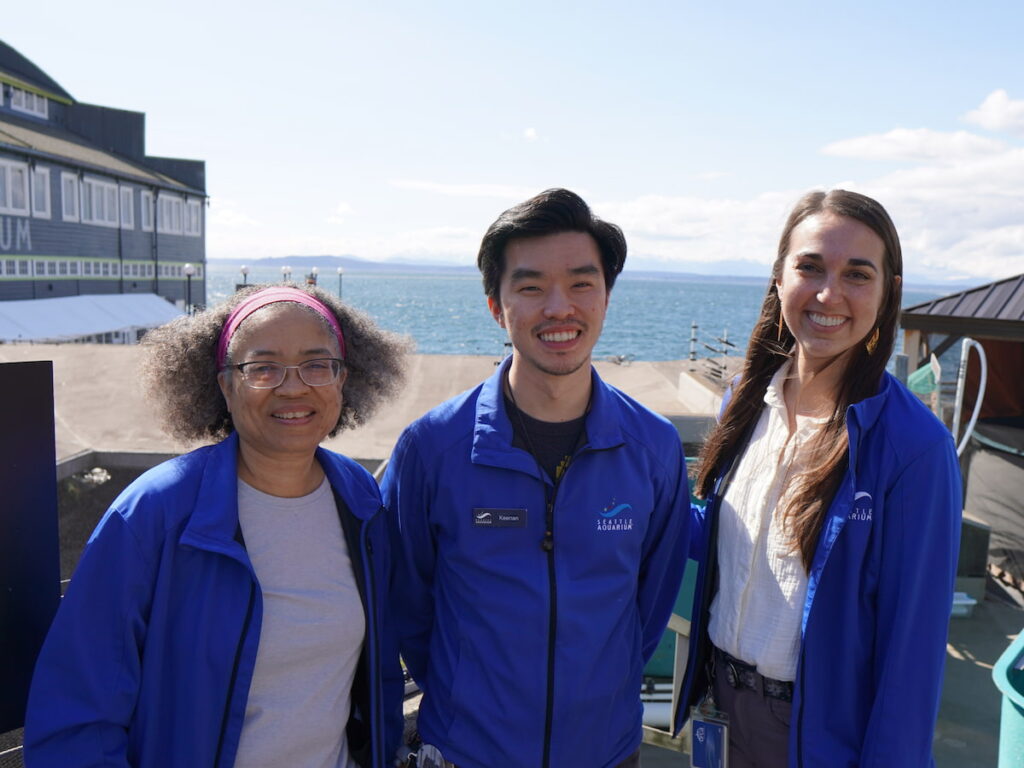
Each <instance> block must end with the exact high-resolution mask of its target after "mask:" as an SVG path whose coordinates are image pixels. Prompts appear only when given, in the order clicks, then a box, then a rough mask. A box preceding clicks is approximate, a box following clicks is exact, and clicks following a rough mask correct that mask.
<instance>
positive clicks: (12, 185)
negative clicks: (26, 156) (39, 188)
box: [0, 159, 31, 216]
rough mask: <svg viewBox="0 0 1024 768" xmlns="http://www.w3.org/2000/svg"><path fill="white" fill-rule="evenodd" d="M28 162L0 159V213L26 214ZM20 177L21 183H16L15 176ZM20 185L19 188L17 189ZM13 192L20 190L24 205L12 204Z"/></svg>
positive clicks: (27, 208)
mask: <svg viewBox="0 0 1024 768" xmlns="http://www.w3.org/2000/svg"><path fill="white" fill-rule="evenodd" d="M28 175H29V170H28V163H19V162H16V161H14V160H5V159H0V213H7V214H12V215H14V216H28V213H29V206H30V205H31V200H30V198H29V188H28ZM16 176H20V177H21V184H20V185H16V182H15V177H16ZM17 186H20V187H21V189H20V190H19V189H17ZM15 192H20V194H21V198H22V201H23V202H24V205H23V206H21V207H19V206H16V205H15V204H14V198H15Z"/></svg>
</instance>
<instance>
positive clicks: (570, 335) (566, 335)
mask: <svg viewBox="0 0 1024 768" xmlns="http://www.w3.org/2000/svg"><path fill="white" fill-rule="evenodd" d="M579 333H580V332H579V331H560V332H558V333H542V334H541V335H540V338H541V341H572V340H573V339H575V338H576V337H577V336H578V335H579Z"/></svg>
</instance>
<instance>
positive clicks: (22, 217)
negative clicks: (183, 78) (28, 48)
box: [0, 41, 207, 336]
mask: <svg viewBox="0 0 1024 768" xmlns="http://www.w3.org/2000/svg"><path fill="white" fill-rule="evenodd" d="M0 91H2V96H0V301H25V300H50V299H60V298H63V297H69V296H79V295H84V294H98V295H111V294H133V293H143V294H155V295H157V296H160V297H163V298H164V299H166V300H167V301H169V302H171V303H172V304H175V305H177V307H178V308H179V309H186V306H185V305H186V302H187V301H188V300H189V299H191V304H193V305H202V304H204V303H205V296H206V279H205V278H206V269H205V267H206V264H205V261H206V235H205V220H204V210H205V205H204V203H205V202H206V199H207V198H206V180H205V176H206V167H205V163H204V162H202V161H199V160H181V159H176V158H166V157H153V156H150V155H147V154H146V151H145V120H146V116H145V115H144V114H143V113H141V112H132V111H128V110H122V109H113V108H110V107H101V106H96V105H93V104H83V103H81V102H78V101H76V100H75V99H74V98H73V97H72V96H71V95H70V94H69V93H68V92H67V91H65V90H64V89H63V88H61V86H60V85H59V84H57V83H56V82H55V81H54V80H53V79H52V78H50V77H49V76H48V75H47V74H46V73H45V72H43V71H42V70H41V69H39V67H37V66H36V65H35V64H33V63H32V62H31V61H29V60H28V59H27V58H25V57H24V56H22V55H21V54H20V53H18V52H17V51H16V50H14V49H13V48H11V47H10V46H9V45H6V44H5V43H3V42H2V41H0ZM57 306H59V303H58V304H57V305H55V309H56V307H57ZM58 311H59V310H58ZM82 330H83V334H82V335H83V336H86V335H88V334H87V332H88V330H89V329H82Z"/></svg>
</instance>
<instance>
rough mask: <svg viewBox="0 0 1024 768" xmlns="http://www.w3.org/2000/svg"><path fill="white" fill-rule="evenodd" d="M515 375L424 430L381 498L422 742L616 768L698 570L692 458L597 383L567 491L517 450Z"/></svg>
mask: <svg viewBox="0 0 1024 768" xmlns="http://www.w3.org/2000/svg"><path fill="white" fill-rule="evenodd" d="M508 364H509V361H508V360H506V362H505V366H507V365H508ZM503 375H504V366H503V367H502V368H501V369H499V370H498V371H497V372H496V373H495V374H494V376H492V377H491V378H490V379H488V380H487V381H485V382H484V383H483V384H481V385H480V386H478V387H476V388H475V389H473V390H471V391H469V392H466V393H464V394H462V395H460V396H458V397H456V398H454V399H453V400H450V401H448V402H446V403H444V404H442V405H440V406H438V407H437V408H435V409H434V410H432V411H431V412H429V413H428V414H426V415H425V416H423V417H422V418H420V419H419V420H418V421H416V422H414V423H413V424H412V425H410V426H409V427H408V428H407V429H406V430H405V432H404V433H403V434H402V436H401V438H400V439H399V441H398V444H397V446H396V447H395V451H394V455H393V457H392V459H391V462H390V465H389V467H388V471H387V473H386V474H385V477H384V481H383V484H382V487H383V489H384V499H385V504H386V506H387V507H388V509H389V512H390V514H391V515H392V518H391V519H392V524H393V525H392V527H393V534H394V535H395V537H396V540H395V543H394V545H393V551H394V558H393V559H394V562H395V566H396V573H395V579H396V581H395V582H394V584H393V586H392V595H393V599H394V600H395V603H396V613H398V615H399V617H400V618H399V621H400V622H401V625H400V635H401V642H402V654H403V657H404V658H405V661H406V664H407V665H408V667H409V670H410V672H411V673H412V675H413V677H414V678H415V679H416V681H417V683H418V684H419V685H420V687H421V688H422V689H423V692H424V695H423V700H422V704H421V706H420V711H419V721H418V727H419V732H420V735H421V736H422V737H423V740H424V741H425V742H427V743H430V744H434V745H435V746H437V747H438V748H439V749H440V750H441V751H442V753H443V754H444V756H445V757H446V758H447V759H448V760H450V761H452V762H454V763H455V764H456V765H458V766H459V768H484V767H485V766H486V767H491V768H493V766H501V767H502V768H540V767H541V766H587V767H588V768H601V766H614V765H617V764H618V763H619V762H621V761H622V760H623V759H625V758H626V757H628V756H629V755H631V754H632V753H633V752H634V751H635V750H636V749H637V747H638V746H639V743H640V739H641V719H642V706H641V703H640V689H641V684H642V670H643V666H644V663H645V662H646V660H647V659H648V658H649V657H650V655H651V654H652V653H653V652H654V648H655V647H656V645H657V643H658V640H659V639H660V637H661V635H662V632H663V631H664V628H665V624H666V622H667V621H668V617H669V613H670V612H671V609H672V606H673V604H674V601H675V599H676V595H677V594H678V591H679V583H680V580H681V578H682V573H683V568H684V566H685V563H686V551H687V532H688V521H689V512H688V507H689V489H688V484H687V477H686V469H685V462H684V459H683V451H682V444H681V443H680V440H679V437H678V435H677V433H676V430H675V429H674V428H673V427H672V425H671V424H669V423H668V422H667V421H666V420H665V419H663V418H661V417H660V416H657V415H655V414H653V413H651V412H650V411H648V410H647V409H645V408H644V407H643V406H641V405H639V404H637V403H636V402H634V401H633V400H631V399H629V398H628V397H626V396H625V395H623V394H622V393H621V392H619V391H618V390H616V389H614V388H612V387H609V386H607V385H606V384H604V383H603V382H602V381H601V380H600V378H598V376H597V374H596V373H593V374H592V381H593V396H592V399H591V408H590V412H589V414H588V416H587V420H586V442H585V444H584V445H583V447H582V448H581V449H579V450H578V452H577V453H576V455H575V457H574V458H573V459H572V461H571V463H570V465H569V467H568V469H567V470H566V471H565V473H564V474H563V475H562V478H561V480H560V481H559V482H558V484H557V486H556V485H555V484H554V483H553V482H552V480H551V479H550V478H548V477H547V476H546V473H542V471H541V470H540V469H539V468H538V465H537V462H536V461H534V459H533V457H532V456H531V455H530V454H529V453H528V452H526V451H524V450H521V449H519V448H516V447H513V445H512V440H513V430H512V424H511V422H510V421H509V417H508V415H507V413H506V411H505V405H504V401H503V395H502V377H503ZM548 504H551V505H552V509H551V511H552V518H553V526H554V527H553V547H551V548H550V550H545V549H544V548H542V541H543V540H544V539H545V516H546V513H547V505H548Z"/></svg>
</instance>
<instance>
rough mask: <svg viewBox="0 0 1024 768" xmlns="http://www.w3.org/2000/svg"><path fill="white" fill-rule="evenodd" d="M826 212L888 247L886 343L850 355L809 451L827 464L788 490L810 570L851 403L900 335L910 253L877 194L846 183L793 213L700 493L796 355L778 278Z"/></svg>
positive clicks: (881, 328) (739, 444) (839, 466)
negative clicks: (796, 234)
mask: <svg viewBox="0 0 1024 768" xmlns="http://www.w3.org/2000/svg"><path fill="white" fill-rule="evenodd" d="M819 213H833V214H836V215H839V216H845V217H847V218H850V219H855V220H857V221H859V222H861V223H862V224H864V225H866V226H867V227H869V228H870V229H871V230H872V231H873V232H874V233H875V234H877V235H878V236H879V237H880V238H881V240H882V243H883V244H884V245H885V259H884V274H883V280H884V281H885V283H884V290H885V293H884V295H883V297H882V304H881V306H880V307H879V310H878V317H877V319H876V320H875V323H874V325H873V326H872V329H871V331H869V332H868V334H867V336H865V339H867V338H868V337H870V336H871V335H872V334H873V333H874V332H875V331H876V330H877V331H878V343H877V345H876V346H875V347H874V349H873V351H871V352H869V351H868V349H867V346H866V345H865V344H864V343H858V344H856V345H855V346H854V348H853V349H852V350H850V352H849V354H848V355H847V359H846V363H845V369H844V370H843V371H842V372H841V374H840V376H839V389H838V392H837V393H836V404H835V409H834V410H833V412H832V414H831V415H830V416H829V419H828V421H827V422H826V424H825V425H824V427H823V428H822V430H820V432H819V433H818V435H817V437H816V438H815V439H814V441H812V443H811V445H810V446H809V449H810V451H809V455H811V456H814V457H815V459H817V460H818V462H819V463H818V465H817V466H816V467H813V468H811V469H809V470H807V471H806V472H803V473H801V475H799V476H798V477H796V478H794V480H793V481H792V482H793V483H794V488H793V493H792V494H791V495H789V496H788V498H789V499H790V500H789V501H788V503H787V505H786V509H785V510H783V514H784V520H785V522H786V523H787V526H786V530H787V531H788V533H789V535H790V537H791V540H792V543H793V547H794V550H795V551H799V552H800V554H801V558H802V560H803V564H804V568H805V569H806V570H807V571H808V572H809V571H810V567H811V562H812V560H813V559H814V551H815V549H816V548H817V544H818V538H819V536H820V534H821V526H822V524H823V522H824V519H825V513H826V511H827V510H828V507H829V505H830V504H831V502H832V497H833V496H835V493H836V490H837V489H838V487H839V484H840V482H841V481H842V479H843V475H844V474H845V472H846V467H847V464H848V462H849V453H850V452H849V444H848V443H849V440H848V437H847V432H846V409H847V408H848V407H849V406H850V405H852V404H853V403H857V402H860V401H861V400H864V399H865V398H868V397H871V396H872V395H874V394H876V393H877V392H878V387H879V383H880V382H881V379H882V374H883V373H884V372H885V365H886V363H887V362H888V360H889V356H890V355H891V354H892V349H893V344H894V343H895V340H896V329H897V326H898V323H899V314H900V304H901V301H902V296H903V291H902V286H901V281H897V280H896V279H895V278H896V277H900V278H902V275H903V253H902V250H901V249H900V241H899V236H898V235H897V233H896V227H895V226H894V225H893V223H892V219H890V218H889V214H888V213H886V211H885V209H884V208H883V207H882V206H881V205H880V204H879V203H878V202H876V201H875V200H872V199H871V198H870V197H866V196H865V195H861V194H858V193H856V192H849V191H846V190H843V189H834V190H832V191H831V192H820V191H818V192H809V193H808V194H806V195H804V196H803V197H802V198H800V200H799V201H798V202H797V204H796V206H795V207H794V208H793V211H792V212H791V213H790V214H789V218H788V219H787V220H786V226H785V228H784V229H783V230H782V237H781V238H780V239H779V250H778V254H777V256H776V258H775V263H774V264H773V266H772V276H771V281H770V282H769V284H768V291H767V293H766V294H765V297H764V303H763V304H762V305H761V315H760V317H759V318H758V320H757V324H756V325H755V326H754V331H753V333H752V335H751V337H750V344H749V346H748V347H747V356H746V361H745V363H744V366H743V372H742V374H741V375H740V379H739V382H738V383H737V384H736V385H735V386H734V388H733V394H732V398H731V399H730V400H729V404H728V405H727V406H726V408H725V412H724V413H723V414H722V417H721V419H720V420H719V422H718V425H717V426H716V427H715V429H714V430H713V431H712V432H711V434H710V435H709V436H708V438H707V440H706V441H705V443H704V447H703V449H702V451H701V461H700V469H699V471H698V475H697V483H696V486H697V493H698V495H700V496H702V497H706V496H707V494H708V493H710V492H711V489H712V488H713V487H714V484H715V480H716V478H717V477H718V476H719V474H721V472H722V471H723V470H724V468H725V467H726V466H727V465H728V464H729V463H730V462H732V461H734V460H736V459H737V458H738V456H739V454H740V453H741V452H742V451H743V449H744V448H745V440H746V437H747V435H749V433H750V432H751V430H752V428H753V426H754V424H755V423H756V422H757V419H758V418H759V417H760V415H761V409H762V407H763V406H764V394H765V392H766V391H767V389H768V385H769V384H770V383H771V380H772V377H773V376H774V375H775V373H776V371H778V370H779V368H780V367H781V366H782V364H783V363H784V362H786V360H788V359H789V358H790V357H791V356H792V354H793V344H794V338H793V334H792V333H791V332H790V330H789V328H787V327H786V325H785V323H783V322H782V316H781V315H782V302H781V301H780V299H779V293H778V290H777V288H776V281H777V280H778V279H779V277H780V275H781V274H782V268H783V265H784V263H785V260H786V256H787V255H788V253H789V249H790V240H791V238H792V235H793V230H794V229H796V227H797V226H798V225H799V224H800V223H801V222H803V221H804V220H805V219H807V218H809V217H811V216H814V215H816V214H819Z"/></svg>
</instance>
